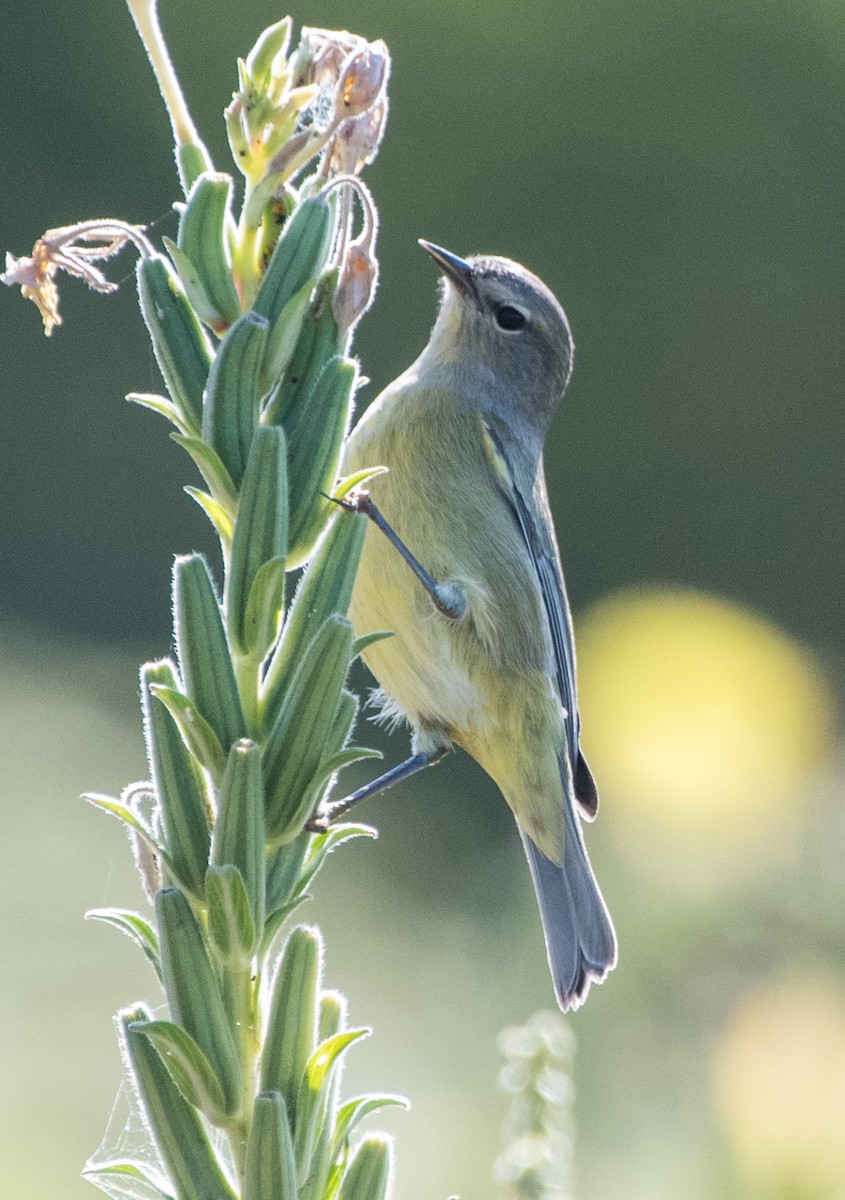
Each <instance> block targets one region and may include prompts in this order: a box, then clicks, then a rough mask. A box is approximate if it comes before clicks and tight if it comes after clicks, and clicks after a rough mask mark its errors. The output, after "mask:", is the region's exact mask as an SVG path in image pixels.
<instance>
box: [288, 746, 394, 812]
mask: <svg viewBox="0 0 845 1200" xmlns="http://www.w3.org/2000/svg"><path fill="white" fill-rule="evenodd" d="M383 757H384V756H383V754H382V752H381V750H373V749H371V748H370V747H368V746H347V747H346V748H345V749H344V750H338V751H337V753H335V754H332V755H330V756H329V757H328V758H327V759H325V760H324V761H323V762H321V763H320V766H319V768H318V770H317V771H316V773H315V774H314V776H313V778H312V780H311V782H310V784H309V785H308V804H307V806H306V807H307V809H308V812H309V813H311V812H314V811H316V809H317V806H318V805H319V803H320V800H321V798H322V796H323V793H324V792H325V790H326V788H327V786H328V784H329V781H330V780H331V778H332V776H333V775H335V774H336V773H337V772H338V771H342V770H343V768H344V767H349V766H351V765H352V763H356V762H360V761H361V760H362V759H365V758H383Z"/></svg>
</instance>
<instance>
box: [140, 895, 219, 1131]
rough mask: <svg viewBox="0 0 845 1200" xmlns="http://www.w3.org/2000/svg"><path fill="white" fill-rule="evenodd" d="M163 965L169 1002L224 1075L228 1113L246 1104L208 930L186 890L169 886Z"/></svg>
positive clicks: (161, 913)
mask: <svg viewBox="0 0 845 1200" xmlns="http://www.w3.org/2000/svg"><path fill="white" fill-rule="evenodd" d="M156 917H157V920H158V928H159V938H160V941H161V967H162V976H163V980H164V991H165V995H166V996H167V1003H168V1004H169V1006H170V1012H171V1015H172V1017H173V1020H174V1021H175V1022H176V1024H178V1025H181V1026H182V1028H183V1029H184V1030H185V1031H186V1033H189V1034H190V1035H191V1037H192V1038H193V1039H194V1041H195V1042H196V1043H197V1045H198V1046H199V1047H200V1049H201V1050H202V1051H203V1052H204V1053H205V1055H206V1056H207V1058H208V1060H209V1062H210V1063H211V1065H212V1067H213V1069H214V1073H215V1074H216V1075H217V1078H218V1079H219V1080H220V1084H221V1086H222V1088H223V1095H224V1098H225V1105H226V1110H227V1112H228V1113H229V1114H230V1115H231V1114H234V1113H235V1112H237V1110H238V1106H239V1103H240V1096H239V1091H240V1072H239V1067H238V1054H237V1050H236V1047H235V1042H234V1039H233V1035H232V1030H231V1027H230V1026H229V1023H228V1019H227V1016H226V1010H225V1007H224V1004H223V999H222V997H221V995H220V989H219V987H218V984H217V979H216V977H215V973H214V969H213V968H212V965H211V963H210V961H209V958H208V954H207V953H206V949H205V945H204V942H203V936H202V932H201V930H200V927H199V925H198V924H197V920H196V918H195V916H194V914H193V912H192V911H191V907H190V905H189V904H188V901H187V900H186V899H185V897H184V895H183V894H182V893H181V892H180V891H179V890H178V889H176V888H165V889H164V890H162V891H160V892H159V893H158V894H157V896H156Z"/></svg>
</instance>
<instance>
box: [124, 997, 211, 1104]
mask: <svg viewBox="0 0 845 1200" xmlns="http://www.w3.org/2000/svg"><path fill="white" fill-rule="evenodd" d="M132 1031H133V1033H142V1034H143V1035H144V1037H146V1038H149V1040H150V1041H151V1042H152V1044H153V1045H154V1046H155V1048H156V1050H158V1052H159V1055H160V1056H161V1060H162V1062H163V1063H164V1065H165V1066H166V1067H167V1069H168V1071H169V1072H170V1075H171V1078H172V1079H173V1082H174V1083H175V1084H176V1086H177V1087H178V1089H179V1091H180V1092H181V1093H182V1096H183V1097H184V1098H185V1099H186V1100H187V1101H188V1103H189V1104H193V1106H194V1108H198V1109H199V1110H200V1112H203V1113H205V1115H206V1116H207V1117H208V1119H209V1121H211V1123H212V1125H224V1124H225V1123H226V1121H227V1120H228V1114H227V1112H226V1105H225V1100H224V1098H223V1089H222V1087H221V1086H220V1080H219V1079H218V1078H217V1076H216V1075H215V1074H214V1071H213V1069H212V1066H211V1063H210V1062H209V1061H208V1059H207V1057H206V1056H205V1054H203V1052H202V1050H201V1049H200V1048H199V1046H198V1045H197V1043H196V1042H195V1041H194V1039H193V1038H192V1037H191V1035H190V1034H189V1033H186V1032H185V1030H184V1029H181V1028H180V1027H179V1026H178V1025H174V1024H173V1023H172V1021H136V1022H135V1023H134V1024H133V1025H132Z"/></svg>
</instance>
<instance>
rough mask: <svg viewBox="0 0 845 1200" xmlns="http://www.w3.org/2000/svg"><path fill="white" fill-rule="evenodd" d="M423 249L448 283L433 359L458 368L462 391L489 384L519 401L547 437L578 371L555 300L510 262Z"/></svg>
mask: <svg viewBox="0 0 845 1200" xmlns="http://www.w3.org/2000/svg"><path fill="white" fill-rule="evenodd" d="M420 245H421V246H422V247H423V248H424V249H425V250H427V251H428V253H429V254H430V255H431V257H432V258H433V259H434V261H435V262H436V263H437V265H438V267H439V268H440V270H441V271H442V273H443V276H444V287H443V299H442V303H441V307H440V313H439V316H438V318H437V323H436V324H435V326H434V329H433V331H432V335H431V341H430V343H429V348H428V353H431V354H432V355H433V356H434V357H435V359H436V360H437V361H438V362H440V363H442V364H444V365H450V366H452V367H453V368H455V369H456V370H457V372H458V382H459V384H460V381H461V380H465V381H466V385H467V386H468V387H470V386H477V384H476V383H475V382H474V381H476V380H479V379H484V378H485V377H487V378H489V379H491V382H492V384H493V386H492V389H491V392H492V394H491V399H493V398H494V397H495V396H496V395H498V396H500V398H501V399H500V402H501V401H502V400H504V398H505V397H512V398H515V397H519V398H520V399H519V401H518V402H519V403H520V407H523V406H524V409H525V411H526V415H527V416H528V415H530V416H531V417H534V418H535V420H536V422H537V424H538V425H539V426H540V427H541V431H542V433H545V427H547V425H548V421H550V420H551V417H552V414H553V412H554V409H555V408H556V407H557V404H558V402H559V400H560V398H561V396H562V395H563V392H564V390H565V388H566V385H567V383H568V382H569V376H570V374H571V372H572V354H573V342H572V334H571V332H570V329H569V322H568V320H567V318H566V313H565V312H564V311H563V309H562V307H561V306H560V304H559V303H558V301H557V299H556V298H555V296H554V294H553V293H552V292H551V290H550V289H549V288H548V287H546V285H545V284H544V283H543V282H542V280H540V279H538V278H537V276H536V275H534V274H532V273H531V271H528V270H527V269H526V268H525V267H523V266H520V264H519V263H516V262H512V261H511V260H510V259H508V258H497V257H494V256H489V257H488V256H474V257H472V258H467V259H464V258H460V257H458V255H456V254H452V253H451V252H450V251H449V250H443V249H442V248H441V247H440V246H435V245H433V244H432V243H431V242H426V241H421V242H420ZM504 402H507V400H505V401H504ZM511 402H513V403H515V402H517V401H516V400H515V399H513V400H512V401H511ZM532 423H533V422H532Z"/></svg>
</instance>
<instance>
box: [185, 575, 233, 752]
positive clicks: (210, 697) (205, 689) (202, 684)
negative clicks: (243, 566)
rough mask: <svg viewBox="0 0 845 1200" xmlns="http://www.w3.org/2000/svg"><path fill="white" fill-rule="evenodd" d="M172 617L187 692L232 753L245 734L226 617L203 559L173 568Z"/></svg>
mask: <svg viewBox="0 0 845 1200" xmlns="http://www.w3.org/2000/svg"><path fill="white" fill-rule="evenodd" d="M173 618H174V622H173V623H174V632H175V637H176V649H177V652H178V655H179V665H180V667H181V670H182V678H183V679H184V681H185V690H186V691H187V693H188V696H189V697H190V699H191V700H193V702H194V703H195V704H196V706H197V708H198V709H199V711H200V714H201V715H202V716H203V717H204V718H205V720H206V721H208V723H209V725H210V726H211V728H212V729H213V730H214V732H215V733H216V734H217V737H218V738H219V739H220V744H221V746H222V747H223V751H224V753H226V754H228V752H229V747H230V746H231V745H232V743H233V742H236V741H237V740H238V738H240V737H243V736H244V734H245V733H246V729H245V727H244V718H243V713H242V712H241V704H240V699H239V696H238V686H237V683H236V681H235V673H234V670H233V668H232V659H231V655H230V652H229V644H228V641H227V640H226V630H225V629H224V627H223V618H222V617H221V615H220V607H219V605H218V603H217V597H216V596H215V594H214V585H213V583H212V582H211V576H210V575H209V573H208V568H207V567H206V565H205V562H204V560H203V559H202V558H201V557H200V555H199V554H190V555H186V556H181V557H179V558H177V559H176V561H175V563H174V565H173Z"/></svg>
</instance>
